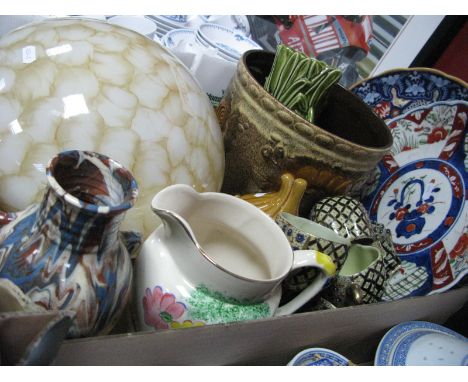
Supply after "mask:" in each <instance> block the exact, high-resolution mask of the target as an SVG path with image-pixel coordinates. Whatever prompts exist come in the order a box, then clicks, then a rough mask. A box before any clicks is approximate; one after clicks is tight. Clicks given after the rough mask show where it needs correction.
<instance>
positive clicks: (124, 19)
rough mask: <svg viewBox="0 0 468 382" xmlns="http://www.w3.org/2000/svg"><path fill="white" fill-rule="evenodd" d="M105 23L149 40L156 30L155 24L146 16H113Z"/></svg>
mask: <svg viewBox="0 0 468 382" xmlns="http://www.w3.org/2000/svg"><path fill="white" fill-rule="evenodd" d="M107 21H108V22H109V23H111V24H114V25H120V26H121V27H124V28H127V29H131V30H133V31H135V32H138V33H140V34H142V35H144V36H147V37H151V38H153V35H154V34H155V32H156V31H157V29H158V27H157V25H156V23H155V22H154V21H153V20H150V19H149V18H147V17H146V16H113V17H110V18H109V19H108V20H107Z"/></svg>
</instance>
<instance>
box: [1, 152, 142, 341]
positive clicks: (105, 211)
mask: <svg viewBox="0 0 468 382" xmlns="http://www.w3.org/2000/svg"><path fill="white" fill-rule="evenodd" d="M47 181H48V187H47V189H46V193H45V195H44V197H43V199H42V202H41V203H40V204H33V205H31V206H30V207H28V208H27V209H26V210H24V211H22V212H21V213H18V214H17V215H16V219H14V220H13V221H11V222H10V223H8V224H7V225H5V226H3V227H2V228H1V230H0V278H5V279H8V280H10V281H11V282H12V283H13V284H15V285H16V286H17V287H18V288H19V289H21V291H22V292H23V293H24V294H25V295H26V297H27V298H29V299H30V300H31V301H33V302H34V303H36V304H37V305H39V306H41V307H43V308H45V309H47V310H52V311H56V310H70V311H73V312H75V313H76V320H75V322H74V324H73V326H72V328H71V329H70V335H71V336H86V335H94V334H104V333H107V332H108V331H110V330H111V329H112V327H113V325H114V324H115V321H116V320H117V319H118V317H119V316H120V314H121V313H122V311H123V309H124V308H125V305H126V302H127V300H128V297H129V292H130V286H131V281H132V266H131V262H130V256H129V253H128V249H127V248H126V247H125V243H124V242H123V240H122V239H123V238H124V236H123V235H121V234H120V232H119V227H120V225H121V223H122V220H123V218H124V215H125V214H124V213H125V211H127V210H128V209H130V208H131V207H132V206H133V205H134V204H135V200H136V197H137V195H138V188H137V184H136V181H135V179H134V178H133V176H132V175H131V174H130V172H129V171H128V170H127V169H125V168H124V167H122V165H120V164H119V163H117V162H115V161H114V160H112V159H110V158H109V157H106V156H104V155H101V154H97V153H93V152H89V151H78V150H74V151H65V152H62V153H60V154H58V155H56V156H55V157H54V158H52V159H51V161H50V162H49V165H48V167H47ZM130 236H131V235H130ZM131 244H132V245H134V244H135V242H134V241H131Z"/></svg>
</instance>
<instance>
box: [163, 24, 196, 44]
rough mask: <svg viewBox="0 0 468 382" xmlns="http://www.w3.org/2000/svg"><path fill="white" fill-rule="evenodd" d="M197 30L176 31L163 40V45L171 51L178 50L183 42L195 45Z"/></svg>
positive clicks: (167, 34) (169, 33)
mask: <svg viewBox="0 0 468 382" xmlns="http://www.w3.org/2000/svg"><path fill="white" fill-rule="evenodd" d="M195 35H196V30H194V29H188V28H187V29H185V28H183V29H175V30H172V31H170V32H168V33H166V35H165V36H164V37H163V38H162V43H163V45H164V46H165V47H167V48H169V49H174V48H176V47H177V46H178V45H179V44H180V43H181V42H188V43H195Z"/></svg>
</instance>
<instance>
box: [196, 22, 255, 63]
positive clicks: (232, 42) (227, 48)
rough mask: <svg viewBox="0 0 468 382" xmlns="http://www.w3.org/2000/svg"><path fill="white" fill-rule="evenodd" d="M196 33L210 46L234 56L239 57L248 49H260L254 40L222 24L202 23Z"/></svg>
mask: <svg viewBox="0 0 468 382" xmlns="http://www.w3.org/2000/svg"><path fill="white" fill-rule="evenodd" d="M197 33H198V34H199V36H200V38H201V39H203V40H205V41H206V42H208V43H209V44H210V45H211V46H213V47H215V48H217V49H219V50H220V51H222V52H223V53H224V54H226V55H228V56H231V57H234V58H240V56H241V55H242V54H243V53H244V52H246V51H247V50H250V49H262V47H261V46H260V45H258V44H257V43H256V42H255V41H253V40H251V39H249V38H247V37H245V36H244V35H242V34H240V33H237V32H235V31H234V30H232V29H229V28H226V27H224V26H222V25H217V24H211V23H206V24H202V25H200V27H199V28H198V31H197Z"/></svg>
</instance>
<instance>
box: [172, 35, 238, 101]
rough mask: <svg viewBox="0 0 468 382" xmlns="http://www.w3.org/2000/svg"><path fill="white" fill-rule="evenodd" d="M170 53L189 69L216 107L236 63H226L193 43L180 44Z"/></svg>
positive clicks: (215, 54) (210, 51)
mask: <svg viewBox="0 0 468 382" xmlns="http://www.w3.org/2000/svg"><path fill="white" fill-rule="evenodd" d="M172 52H173V53H174V54H175V55H176V56H177V57H179V59H180V60H181V61H182V62H183V63H184V64H185V65H186V66H187V68H188V69H190V71H191V72H192V73H193V75H194V76H195V78H196V79H197V80H198V82H199V84H200V86H201V88H202V89H203V90H204V91H205V93H206V94H207V95H208V98H209V99H210V101H211V103H212V105H213V106H214V107H217V106H218V104H219V102H220V101H221V99H222V98H223V96H224V92H225V91H226V89H227V87H228V85H229V82H230V81H231V78H232V76H233V75H234V73H235V71H236V67H237V62H236V61H228V60H227V59H225V58H223V57H221V56H220V55H219V54H218V52H217V51H216V50H215V49H213V48H207V47H204V46H202V45H200V44H198V43H197V42H195V41H194V42H188V41H187V42H181V43H179V44H178V45H177V46H176V47H175V48H174V49H172Z"/></svg>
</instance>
